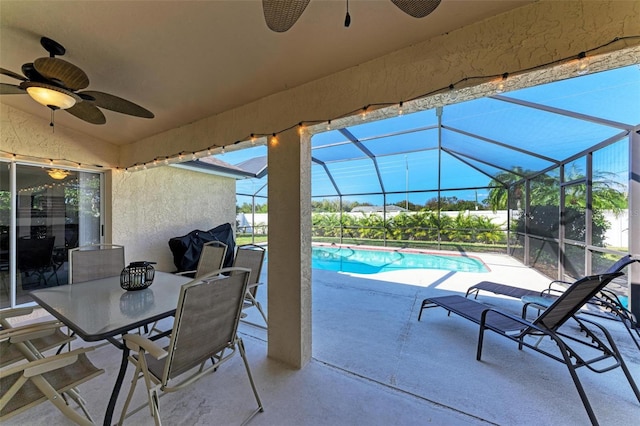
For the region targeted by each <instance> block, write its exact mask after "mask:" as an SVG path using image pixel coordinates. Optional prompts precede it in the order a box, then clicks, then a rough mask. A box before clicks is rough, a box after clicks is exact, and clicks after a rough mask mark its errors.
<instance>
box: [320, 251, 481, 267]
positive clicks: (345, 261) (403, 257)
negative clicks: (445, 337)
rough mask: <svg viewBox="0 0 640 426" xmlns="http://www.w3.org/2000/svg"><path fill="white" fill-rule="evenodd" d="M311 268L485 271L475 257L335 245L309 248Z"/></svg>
mask: <svg viewBox="0 0 640 426" xmlns="http://www.w3.org/2000/svg"><path fill="white" fill-rule="evenodd" d="M311 267H312V268H316V269H324V270H328V271H339V272H350V273H354V274H377V273H379V272H389V271H398V270H402V269H441V270H446V271H455V272H489V268H487V266H486V265H485V264H484V262H482V260H480V259H478V258H476V257H469V256H459V255H452V254H436V253H419V252H408V251H399V250H375V249H369V250H367V249H363V248H352V247H338V246H314V247H312V249H311Z"/></svg>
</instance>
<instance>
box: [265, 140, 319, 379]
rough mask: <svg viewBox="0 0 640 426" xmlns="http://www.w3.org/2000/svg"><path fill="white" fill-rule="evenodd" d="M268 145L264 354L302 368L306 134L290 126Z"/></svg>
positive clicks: (307, 298) (307, 329) (306, 305)
mask: <svg viewBox="0 0 640 426" xmlns="http://www.w3.org/2000/svg"><path fill="white" fill-rule="evenodd" d="M269 139H271V138H269ZM268 148H269V149H268V160H267V161H268V163H267V164H268V168H269V190H268V194H269V267H268V283H269V285H268V295H267V298H268V302H269V303H268V311H269V315H268V317H269V328H268V356H269V357H270V358H274V359H277V360H279V361H282V362H284V363H286V364H288V365H291V366H292V367H294V368H302V367H304V366H305V364H306V363H307V362H309V360H310V359H311V139H310V137H308V136H307V135H306V134H304V133H303V135H302V136H300V135H299V134H298V132H297V130H295V129H294V130H290V131H287V132H285V133H282V134H279V135H278V138H277V142H276V143H273V142H272V141H271V140H270V141H269V147H268Z"/></svg>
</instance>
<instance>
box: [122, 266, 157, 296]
mask: <svg viewBox="0 0 640 426" xmlns="http://www.w3.org/2000/svg"><path fill="white" fill-rule="evenodd" d="M152 264H155V262H146V261H144V262H131V263H130V264H129V266H127V267H126V268H124V269H123V270H122V272H121V273H120V287H122V288H123V289H125V290H129V291H135V290H144V289H145V288H147V287H149V286H150V285H151V284H152V283H153V276H154V275H155V270H154V269H153V266H151V265H152Z"/></svg>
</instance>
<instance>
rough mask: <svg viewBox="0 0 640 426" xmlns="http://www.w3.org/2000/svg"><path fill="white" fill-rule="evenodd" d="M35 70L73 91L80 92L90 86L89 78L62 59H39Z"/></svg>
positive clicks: (34, 64)
mask: <svg viewBox="0 0 640 426" xmlns="http://www.w3.org/2000/svg"><path fill="white" fill-rule="evenodd" d="M33 66H34V68H35V69H36V71H38V73H39V74H40V75H42V76H43V77H44V78H46V79H48V80H52V81H57V82H60V83H61V84H62V85H63V86H64V87H66V88H68V89H71V90H80V89H84V88H86V87H88V86H89V77H87V74H85V72H84V71H82V70H81V69H80V68H78V67H77V66H75V65H73V64H72V63H70V62H67V61H65V60H63V59H60V58H38V59H36V60H35V61H34V63H33Z"/></svg>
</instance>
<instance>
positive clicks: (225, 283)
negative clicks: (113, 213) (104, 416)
mask: <svg viewBox="0 0 640 426" xmlns="http://www.w3.org/2000/svg"><path fill="white" fill-rule="evenodd" d="M249 273H250V271H249V270H248V269H244V268H225V269H220V270H218V271H214V272H212V273H211V274H208V275H205V276H203V277H200V278H197V279H194V280H193V281H191V282H189V283H186V284H184V285H183V286H182V287H181V290H180V298H179V299H178V305H177V308H176V314H175V321H174V324H173V330H172V331H171V339H170V342H169V346H168V347H167V348H165V349H163V348H161V347H159V346H158V345H157V344H156V343H155V342H153V341H151V340H149V339H147V338H145V337H143V336H140V335H137V334H125V335H124V338H123V340H124V342H125V343H126V345H127V348H129V349H130V350H131V351H132V352H133V353H132V354H131V355H130V356H129V361H130V362H131V363H132V364H133V365H135V367H136V370H135V373H134V375H133V380H132V383H131V389H130V391H129V395H128V396H127V400H126V402H125V404H124V407H123V409H122V415H121V417H120V421H119V422H118V424H122V423H123V422H124V420H125V419H126V418H127V417H128V408H129V404H130V403H131V398H132V396H133V394H134V391H135V387H136V383H137V381H138V380H139V379H140V378H144V383H145V385H146V387H147V399H148V400H147V403H148V405H149V408H150V410H151V415H152V416H153V417H154V420H155V423H156V425H159V424H160V411H159V399H160V396H161V395H162V394H164V393H166V392H176V391H179V390H181V389H183V388H185V387H187V386H189V385H191V384H193V383H194V382H196V381H197V380H200V379H202V378H203V377H204V376H206V375H208V374H211V373H213V372H215V371H218V370H219V369H220V368H221V366H222V364H223V363H225V361H228V360H230V359H232V357H233V356H234V355H235V354H236V352H239V353H240V356H241V358H242V361H243V363H244V367H245V371H246V373H247V376H248V379H249V383H250V385H251V388H252V390H253V394H254V397H255V399H256V402H257V408H256V409H254V410H253V411H252V413H251V414H250V416H249V418H248V419H247V420H246V421H245V423H246V422H248V421H249V420H250V419H251V418H253V416H255V415H256V414H257V413H259V412H261V411H263V407H262V402H261V401H260V397H259V396H258V391H257V389H256V386H255V384H254V382H253V378H252V376H251V370H250V369H249V363H248V362H247V358H246V354H245V349H244V344H243V342H242V339H241V338H240V337H238V335H237V330H238V324H239V322H240V314H241V312H242V304H243V301H244V295H245V292H246V291H247V282H248V279H249ZM224 274H228V275H227V276H225V275H224ZM210 361H211V364H210V365H208V366H207V364H208V363H209V362H210ZM231 368H233V367H231ZM214 380H215V379H214ZM208 389H209V390H210V392H209V393H208V395H210V396H211V397H215V396H216V395H217V396H220V395H223V394H224V389H219V390H220V392H216V391H215V381H214V382H212V383H211V386H209V388H208ZM223 399H224V398H223ZM142 407H144V405H143V406H142ZM136 411H138V410H137V409H136V410H133V411H132V412H131V414H133V413H135V412H136Z"/></svg>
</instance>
